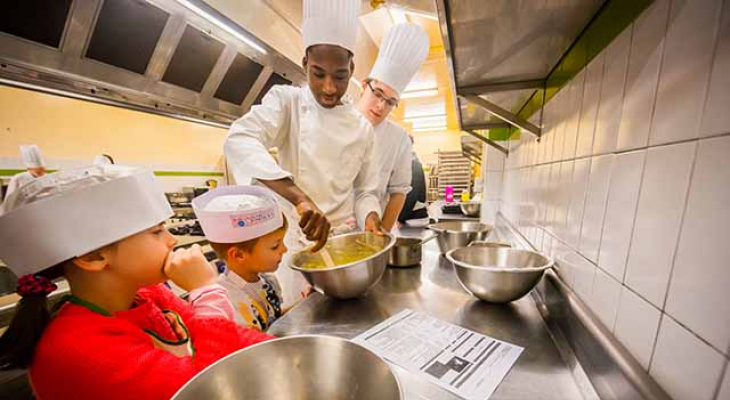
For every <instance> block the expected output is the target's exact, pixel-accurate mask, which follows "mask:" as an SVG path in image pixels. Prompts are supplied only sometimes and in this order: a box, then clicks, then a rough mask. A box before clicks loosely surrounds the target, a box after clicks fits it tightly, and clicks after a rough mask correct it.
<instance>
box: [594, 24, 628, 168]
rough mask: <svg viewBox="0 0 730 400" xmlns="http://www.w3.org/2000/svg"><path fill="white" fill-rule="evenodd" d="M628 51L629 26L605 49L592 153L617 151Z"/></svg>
mask: <svg viewBox="0 0 730 400" xmlns="http://www.w3.org/2000/svg"><path fill="white" fill-rule="evenodd" d="M630 49H631V28H630V27H629V29H626V30H625V31H623V33H621V34H620V35H619V36H618V37H617V38H616V39H614V41H613V42H611V44H610V45H609V46H608V48H607V49H606V65H605V68H604V74H603V83H602V84H601V101H600V105H599V107H598V118H597V120H596V134H595V138H594V140H593V154H606V153H612V152H613V151H614V150H616V143H617V141H618V129H619V124H620V122H621V108H622V106H623V99H624V82H625V81H626V69H627V67H628V64H629V50H630Z"/></svg>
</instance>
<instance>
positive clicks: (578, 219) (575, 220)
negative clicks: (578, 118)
mask: <svg viewBox="0 0 730 400" xmlns="http://www.w3.org/2000/svg"><path fill="white" fill-rule="evenodd" d="M590 167H591V160H590V159H587V158H584V159H581V160H576V161H575V165H574V167H573V180H572V183H571V187H570V205H569V207H568V220H567V232H566V235H565V236H566V237H565V241H566V243H568V244H569V245H571V246H573V247H575V248H577V247H578V243H579V241H580V231H581V226H582V223H583V210H584V209H585V199H586V190H587V189H588V176H589V173H590Z"/></svg>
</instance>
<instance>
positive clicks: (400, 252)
mask: <svg viewBox="0 0 730 400" xmlns="http://www.w3.org/2000/svg"><path fill="white" fill-rule="evenodd" d="M436 236H438V235H436V234H434V235H431V236H429V237H427V238H425V239H419V238H414V237H399V238H397V239H396V241H395V246H393V248H392V249H390V257H389V258H388V265H390V266H391V267H413V266H415V265H418V264H420V263H421V257H422V254H421V246H423V244H424V243H426V242H428V241H429V240H431V239H434V238H435V237H436Z"/></svg>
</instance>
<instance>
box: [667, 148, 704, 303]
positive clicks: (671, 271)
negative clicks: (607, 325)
mask: <svg viewBox="0 0 730 400" xmlns="http://www.w3.org/2000/svg"><path fill="white" fill-rule="evenodd" d="M694 146H695V152H694V156H693V160H692V166H691V167H690V171H689V184H688V185H687V191H686V192H685V194H684V207H682V215H681V217H680V218H679V231H678V232H677V239H676V240H675V242H674V251H673V254H672V264H671V266H670V267H669V281H668V282H667V288H666V289H667V290H666V292H665V293H664V301H663V302H662V310H664V312H666V308H667V299H668V298H669V290H670V289H671V288H672V280H673V278H674V267H675V263H676V261H677V253H678V250H679V241H680V240H681V239H682V232H683V231H684V222H685V221H684V219H685V216H686V215H687V208H688V207H689V195H690V193H692V186H693V184H694V178H695V171H696V170H697V163H698V160H697V158H698V156H699V152H700V144H699V141H698V143H695V144H694Z"/></svg>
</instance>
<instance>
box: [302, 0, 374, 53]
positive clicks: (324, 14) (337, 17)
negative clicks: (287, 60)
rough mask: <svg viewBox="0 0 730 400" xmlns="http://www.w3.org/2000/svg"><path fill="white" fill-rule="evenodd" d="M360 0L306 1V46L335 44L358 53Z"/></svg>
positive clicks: (304, 29) (303, 27)
mask: <svg viewBox="0 0 730 400" xmlns="http://www.w3.org/2000/svg"><path fill="white" fill-rule="evenodd" d="M359 11H360V0H304V10H303V13H304V16H303V21H302V36H303V37H304V48H305V49H308V48H309V47H311V46H314V45H317V44H332V45H336V46H340V47H344V48H345V49H347V50H349V51H350V52H352V53H355V44H356V42H357V23H358V20H357V16H358V14H359Z"/></svg>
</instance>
